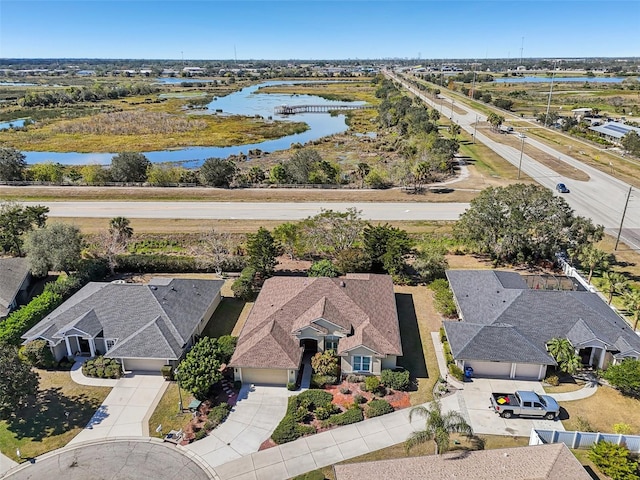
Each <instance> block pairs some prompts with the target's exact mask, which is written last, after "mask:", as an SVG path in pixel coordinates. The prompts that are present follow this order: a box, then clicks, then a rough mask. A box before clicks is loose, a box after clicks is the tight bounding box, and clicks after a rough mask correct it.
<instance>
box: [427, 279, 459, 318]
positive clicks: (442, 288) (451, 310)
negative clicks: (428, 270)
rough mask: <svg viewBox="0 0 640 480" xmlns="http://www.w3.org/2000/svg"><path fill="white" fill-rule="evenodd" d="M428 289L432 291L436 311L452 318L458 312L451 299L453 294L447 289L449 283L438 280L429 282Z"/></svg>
mask: <svg viewBox="0 0 640 480" xmlns="http://www.w3.org/2000/svg"><path fill="white" fill-rule="evenodd" d="M429 288H430V289H431V290H433V293H434V300H435V306H436V309H437V310H438V311H439V312H440V313H441V314H442V315H444V316H445V317H454V316H455V315H456V314H457V312H458V310H457V309H456V302H455V301H454V299H453V293H452V292H451V289H450V288H449V282H447V281H446V280H445V279H443V278H439V279H438V280H434V281H433V282H431V283H430V284H429Z"/></svg>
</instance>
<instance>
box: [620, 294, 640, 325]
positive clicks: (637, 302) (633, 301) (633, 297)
mask: <svg viewBox="0 0 640 480" xmlns="http://www.w3.org/2000/svg"><path fill="white" fill-rule="evenodd" d="M622 303H623V304H624V308H626V309H627V314H629V315H631V316H632V318H633V331H634V332H635V331H636V329H637V328H638V321H639V320H640V290H628V291H626V292H624V293H623V294H622Z"/></svg>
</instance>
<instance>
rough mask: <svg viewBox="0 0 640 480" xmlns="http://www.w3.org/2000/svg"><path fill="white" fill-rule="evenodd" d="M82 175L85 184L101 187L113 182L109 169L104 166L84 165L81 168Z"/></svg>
mask: <svg viewBox="0 0 640 480" xmlns="http://www.w3.org/2000/svg"><path fill="white" fill-rule="evenodd" d="M80 175H82V179H83V180H84V182H85V183H87V184H89V185H100V184H105V183H107V182H110V181H111V173H110V171H109V169H107V168H105V167H104V166H102V165H96V164H90V165H84V166H83V167H82V168H80Z"/></svg>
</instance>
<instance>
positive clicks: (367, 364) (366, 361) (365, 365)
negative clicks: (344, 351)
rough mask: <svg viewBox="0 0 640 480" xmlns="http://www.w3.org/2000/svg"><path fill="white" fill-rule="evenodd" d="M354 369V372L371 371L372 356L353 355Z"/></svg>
mask: <svg viewBox="0 0 640 480" xmlns="http://www.w3.org/2000/svg"><path fill="white" fill-rule="evenodd" d="M353 371H354V372H370V371H371V357H363V356H361V355H354V356H353Z"/></svg>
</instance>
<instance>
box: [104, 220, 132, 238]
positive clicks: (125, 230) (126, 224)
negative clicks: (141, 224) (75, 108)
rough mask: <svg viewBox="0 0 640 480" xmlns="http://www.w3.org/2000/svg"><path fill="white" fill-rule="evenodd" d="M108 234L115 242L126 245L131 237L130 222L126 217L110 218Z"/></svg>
mask: <svg viewBox="0 0 640 480" xmlns="http://www.w3.org/2000/svg"><path fill="white" fill-rule="evenodd" d="M109 233H110V234H111V235H113V236H114V237H115V239H116V241H118V242H121V243H127V241H129V240H130V239H131V237H132V236H133V228H131V221H130V220H129V219H128V218H126V217H114V218H112V219H111V220H109Z"/></svg>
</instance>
